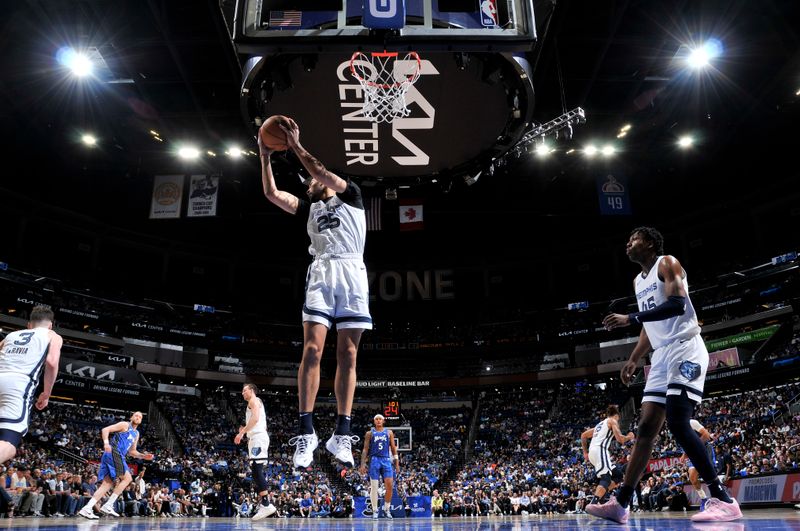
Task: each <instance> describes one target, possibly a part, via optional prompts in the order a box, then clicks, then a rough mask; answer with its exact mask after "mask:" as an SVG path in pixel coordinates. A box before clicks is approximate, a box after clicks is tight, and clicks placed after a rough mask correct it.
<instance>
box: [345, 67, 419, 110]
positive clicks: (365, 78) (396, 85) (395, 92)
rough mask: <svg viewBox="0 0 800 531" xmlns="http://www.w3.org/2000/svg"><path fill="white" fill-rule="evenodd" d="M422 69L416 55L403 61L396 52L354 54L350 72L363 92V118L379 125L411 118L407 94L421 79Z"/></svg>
mask: <svg viewBox="0 0 800 531" xmlns="http://www.w3.org/2000/svg"><path fill="white" fill-rule="evenodd" d="M420 66H421V61H420V59H419V55H417V53H416V52H408V53H406V54H405V55H404V56H403V57H402V58H400V54H398V53H397V52H381V53H370V54H365V53H362V52H356V53H354V54H353V56H352V57H351V58H350V72H351V73H352V74H353V77H355V78H356V79H357V80H358V82H359V83H361V88H362V89H363V91H364V116H366V117H367V118H368V119H370V120H371V121H373V122H378V123H380V122H387V123H390V122H391V121H392V120H394V119H395V118H401V117H403V116H408V115H409V112H410V111H409V110H408V107H406V93H407V92H408V89H409V88H410V87H411V85H413V84H414V83H415V82H416V81H417V79H419V74H420Z"/></svg>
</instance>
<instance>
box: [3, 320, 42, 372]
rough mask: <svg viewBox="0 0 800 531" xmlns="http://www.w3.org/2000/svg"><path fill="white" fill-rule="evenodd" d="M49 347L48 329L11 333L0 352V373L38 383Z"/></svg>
mask: <svg viewBox="0 0 800 531" xmlns="http://www.w3.org/2000/svg"><path fill="white" fill-rule="evenodd" d="M49 347H50V329H48V328H44V327H40V328H32V329H29V330H17V331H16V332H11V333H10V334H8V335H7V336H6V338H5V343H4V346H3V349H2V350H0V372H14V373H19V374H24V375H26V376H27V377H28V378H30V379H31V380H34V381H36V382H38V381H39V374H40V373H41V369H42V366H43V365H44V360H45V358H46V357H47V350H48V348H49Z"/></svg>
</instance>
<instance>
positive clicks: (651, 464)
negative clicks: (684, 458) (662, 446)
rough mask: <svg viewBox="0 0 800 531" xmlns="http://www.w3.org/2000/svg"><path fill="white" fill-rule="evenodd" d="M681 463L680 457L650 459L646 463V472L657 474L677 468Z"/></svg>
mask: <svg viewBox="0 0 800 531" xmlns="http://www.w3.org/2000/svg"><path fill="white" fill-rule="evenodd" d="M680 462H681V458H680V457H662V458H660V459H651V460H650V461H648V462H647V472H658V471H659V470H665V469H669V468H672V467H674V466H677V465H678V463H680Z"/></svg>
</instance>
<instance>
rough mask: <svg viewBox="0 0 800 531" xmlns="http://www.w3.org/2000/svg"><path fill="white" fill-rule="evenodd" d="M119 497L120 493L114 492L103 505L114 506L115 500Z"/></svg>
mask: <svg viewBox="0 0 800 531" xmlns="http://www.w3.org/2000/svg"><path fill="white" fill-rule="evenodd" d="M117 498H119V494H113V493H112V494H111V496H109V497H108V501H106V502H105V503H104V504H103V505H104V506H106V507H113V506H114V502H115V501H117Z"/></svg>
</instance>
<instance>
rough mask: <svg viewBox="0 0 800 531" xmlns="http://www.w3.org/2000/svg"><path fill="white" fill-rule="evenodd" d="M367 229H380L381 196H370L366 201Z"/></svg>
mask: <svg viewBox="0 0 800 531" xmlns="http://www.w3.org/2000/svg"><path fill="white" fill-rule="evenodd" d="M366 214H367V230H381V198H380V197H371V198H370V199H369V202H368V203H367V212H366Z"/></svg>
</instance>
